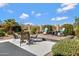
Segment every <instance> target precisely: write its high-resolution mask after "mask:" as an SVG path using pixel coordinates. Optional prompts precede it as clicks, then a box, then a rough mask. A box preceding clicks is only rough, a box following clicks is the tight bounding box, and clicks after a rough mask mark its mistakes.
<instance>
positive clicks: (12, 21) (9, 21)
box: [3, 19, 19, 33]
mask: <svg viewBox="0 0 79 59" xmlns="http://www.w3.org/2000/svg"><path fill="white" fill-rule="evenodd" d="M3 24H4V25H3V26H4V28H5V31H8V32H9V33H11V32H12V26H15V25H19V24H18V23H17V22H16V21H15V19H7V20H4V23H3Z"/></svg>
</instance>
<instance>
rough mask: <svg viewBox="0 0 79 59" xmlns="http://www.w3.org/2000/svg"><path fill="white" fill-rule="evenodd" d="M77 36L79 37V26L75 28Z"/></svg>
mask: <svg viewBox="0 0 79 59" xmlns="http://www.w3.org/2000/svg"><path fill="white" fill-rule="evenodd" d="M75 34H76V36H77V37H79V26H76V28H75Z"/></svg>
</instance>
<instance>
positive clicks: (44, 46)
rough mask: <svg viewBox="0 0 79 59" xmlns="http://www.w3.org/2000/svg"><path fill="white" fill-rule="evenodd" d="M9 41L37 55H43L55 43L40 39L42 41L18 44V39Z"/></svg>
mask: <svg viewBox="0 0 79 59" xmlns="http://www.w3.org/2000/svg"><path fill="white" fill-rule="evenodd" d="M10 42H11V43H13V44H15V45H16V46H18V47H20V48H22V49H24V50H26V51H29V52H31V53H33V54H35V55H37V56H44V55H46V54H47V53H49V52H50V51H51V48H52V46H53V45H54V44H55V43H56V42H51V41H42V42H35V43H34V44H33V45H26V44H25V43H24V44H22V45H21V46H20V43H19V42H20V41H19V39H16V40H11V41H10Z"/></svg>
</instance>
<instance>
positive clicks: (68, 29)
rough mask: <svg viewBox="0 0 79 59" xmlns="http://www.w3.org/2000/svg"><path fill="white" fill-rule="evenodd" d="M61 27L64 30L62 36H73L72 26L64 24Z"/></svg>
mask: <svg viewBox="0 0 79 59" xmlns="http://www.w3.org/2000/svg"><path fill="white" fill-rule="evenodd" d="M63 27H64V28H65V30H64V32H63V34H64V35H65V36H66V35H73V34H74V28H73V25H72V24H64V25H63Z"/></svg>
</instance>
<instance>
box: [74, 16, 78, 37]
mask: <svg viewBox="0 0 79 59" xmlns="http://www.w3.org/2000/svg"><path fill="white" fill-rule="evenodd" d="M74 28H75V34H76V36H77V37H79V17H76V18H75V23H74Z"/></svg>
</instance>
